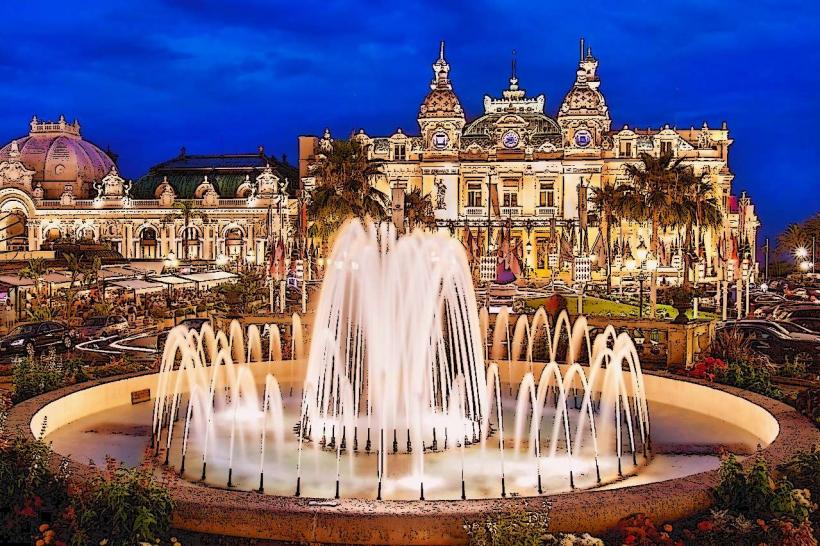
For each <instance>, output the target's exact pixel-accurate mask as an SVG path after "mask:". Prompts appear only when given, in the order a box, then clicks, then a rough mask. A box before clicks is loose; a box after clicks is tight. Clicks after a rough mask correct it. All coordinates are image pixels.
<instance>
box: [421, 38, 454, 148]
mask: <svg viewBox="0 0 820 546" xmlns="http://www.w3.org/2000/svg"><path fill="white" fill-rule="evenodd" d="M418 122H419V128H420V129H421V138H422V149H423V150H424V158H425V159H428V158H431V157H435V158H440V157H455V156H457V155H458V150H459V146H460V143H461V130H462V129H463V128H464V122H465V120H464V109H463V108H462V107H461V103H460V102H459V100H458V97H457V96H456V94H455V93H454V92H453V84H452V82H451V81H450V65H449V64H448V63H447V60H446V59H445V58H444V42H443V41H442V42H441V45H440V47H439V55H438V59H436V62H435V63H434V64H433V81H432V82H431V83H430V92H429V93H427V96H426V97H425V98H424V102H422V103H421V107H420V108H419V117H418Z"/></svg>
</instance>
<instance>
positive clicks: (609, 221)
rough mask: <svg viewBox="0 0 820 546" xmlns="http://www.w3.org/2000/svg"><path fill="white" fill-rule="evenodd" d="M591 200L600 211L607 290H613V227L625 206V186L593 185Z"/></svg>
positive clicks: (599, 218) (608, 291)
mask: <svg viewBox="0 0 820 546" xmlns="http://www.w3.org/2000/svg"><path fill="white" fill-rule="evenodd" d="M591 189H592V194H591V195H590V197H589V201H590V203H591V204H592V206H593V207H594V208H595V209H596V210H597V211H598V220H599V222H600V224H599V225H600V230H601V233H602V237H603V240H604V248H605V253H606V292H607V294H609V293H610V291H611V290H612V256H611V253H612V246H611V233H610V231H611V229H612V226H613V225H614V224H615V223H616V222H618V220H619V218H620V212H621V208H622V206H623V199H624V196H623V188H622V187H620V186H616V185H614V184H604V185H602V186H601V187H592V188H591Z"/></svg>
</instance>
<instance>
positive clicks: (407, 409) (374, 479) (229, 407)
mask: <svg viewBox="0 0 820 546" xmlns="http://www.w3.org/2000/svg"><path fill="white" fill-rule="evenodd" d="M303 321H304V325H305V329H304V331H303V330H302V326H303ZM294 325H295V334H296V335H293V336H292V338H293V339H292V341H291V343H292V344H293V345H292V347H290V349H291V350H290V353H291V354H292V355H294V356H295V357H297V358H296V359H293V360H283V359H282V357H281V355H282V352H283V351H282V346H281V339H280V335H279V334H280V333H279V331H278V330H277V328H276V327H275V325H271V327H270V328H267V329H266V332H267V333H266V334H264V335H263V334H262V333H261V331H260V330H259V329H258V328H257V327H255V326H250V327H248V328H243V327H242V326H240V324H239V323H237V322H234V323H232V324H231V325H230V327H229V328H228V329H227V330H225V331H216V332H215V331H213V330H212V329H211V328H210V327H209V326H206V327H204V328H203V329H202V331H200V332H196V331H185V330H183V329H175V330H173V331H172V332H171V334H170V335H169V337H168V341H167V344H166V349H165V353H164V355H163V359H162V365H161V369H160V371H159V373H156V374H148V375H141V376H137V377H131V378H125V379H120V380H117V381H111V382H104V383H101V384H99V385H94V386H92V387H91V388H85V389H83V388H81V387H76V388H73V389H70V390H71V391H72V392H67V393H63V394H61V395H52V397H50V400H49V402H48V403H47V404H45V405H41V406H39V407H37V408H35V409H33V410H32V411H31V413H30V414H29V416H28V419H29V421H28V422H29V428H30V430H31V432H32V433H33V434H35V435H37V436H45V437H46V439H48V440H49V441H51V442H53V445H54V448H55V450H56V451H57V452H58V453H61V454H65V455H69V456H70V457H72V459H74V460H76V461H81V462H86V461H88V460H93V461H96V462H98V463H101V462H102V461H103V460H104V458H105V456H106V455H110V456H113V457H115V458H117V459H120V460H123V461H125V462H126V464H137V463H138V462H140V460H141V459H142V457H143V454H145V453H146V452H147V453H148V454H149V456H150V457H151V458H152V459H153V460H155V462H156V464H157V465H158V466H165V467H167V468H168V469H171V470H173V472H174V473H175V474H176V475H177V476H179V478H180V479H179V481H178V485H177V486H175V489H174V492H175V495H178V497H179V499H180V504H179V505H178V513H179V514H182V515H179V516H178V517H179V518H181V519H180V521H184V522H185V523H184V525H183V526H185V527H186V528H196V529H203V530H212V531H216V530H218V531H220V532H227V533H228V534H235V535H237V536H247V537H260V538H261V537H266V538H279V539H286V540H312V541H317V542H322V541H330V542H333V541H339V542H357V543H368V542H385V543H390V542H397V543H431V541H432V543H458V542H460V541H462V540H463V529H462V528H461V523H460V522H463V521H464V517H466V515H468V514H481V513H487V512H488V511H490V512H491V511H495V510H498V509H501V508H502V507H508V506H510V504H508V503H522V505H526V506H532V502H533V499H539V498H541V499H543V498H548V499H550V501H551V502H552V503H553V513H554V515H553V521H557V522H558V523H557V524H556V525H557V527H556V529H558V530H579V528H578V526H579V525H580V523H579V520H578V517H577V515H578V513H579V512H578V511H579V510H583V511H584V514H585V515H586V516H588V518H587V519H585V520H584V525H583V526H581V527H580V529H585V530H591V531H594V530H595V529H596V525H601V526H603V525H605V524H607V522H608V524H612V523H614V521H617V519H615V520H614V521H613V518H615V517H616V516H617V515H618V514H619V513H620V512H623V511H629V510H631V511H633V512H634V511H647V512H650V513H652V511H653V509H657V510H666V512H663V514H664V515H666V514H668V513H674V514H679V515H680V514H687V513H692V511H694V510H696V509H702V508H703V507H704V506H705V505H706V503H708V498H709V497H708V492H705V491H708V484H709V483H710V480H714V476H715V472H714V469H716V468H717V466H718V464H719V461H718V458H717V456H716V454H717V453H719V452H720V451H721V450H729V451H733V452H735V453H738V454H740V455H746V454H750V453H752V452H753V451H754V449H755V448H756V447H757V446H761V447H763V448H765V447H766V446H768V445H769V444H771V443H772V442H774V441H775V439H776V438H778V435H779V434H780V435H781V436H782V431H781V427H780V425H779V423H778V419H776V418H775V417H773V415H772V412H773V411H774V410H772V409H771V408H769V409H764V408H763V407H761V406H760V405H759V404H763V405H766V404H768V403H769V402H765V399H763V400H764V402H760V403H753V402H751V401H749V400H748V399H746V398H744V396H745V395H744V396H736V394H739V393H729V392H726V390H725V389H723V390H716V389H713V388H710V387H708V386H705V385H702V384H697V382H691V381H686V382H683V381H677V380H674V379H672V378H669V377H664V376H662V375H661V376H659V375H656V374H644V373H643V371H642V369H641V366H640V361H639V359H638V357H637V353H636V351H635V348H634V345H633V343H632V340H631V339H630V338H629V337H628V336H627V335H626V334H623V333H621V334H618V333H616V332H615V330H614V329H612V328H611V327H610V328H607V329H605V330H604V331H602V332H599V333H597V334H591V333H590V329H589V328H588V327H587V324H586V320H585V319H584V317H579V318H577V319H576V320H575V321H574V322H572V321H570V319H569V317H568V316H566V315H561V316H560V317H558V319H557V321H554V322H553V321H551V320H548V317H547V315H546V313H545V312H544V311H543V309H542V310H539V311H538V312H536V313H535V314H534V315H531V316H521V317H517V318H516V317H514V316H512V315H510V314H509V312H508V311H507V310H502V312H501V313H498V315H497V316H495V317H491V316H490V315H489V314H488V313H487V312H486V310H482V309H478V308H477V306H476V298H475V294H474V292H473V286H472V281H471V279H470V276H469V271H468V268H467V264H466V260H465V258H464V254H463V251H462V249H461V247H460V245H459V244H458V243H457V242H455V241H454V240H452V239H451V238H449V237H446V236H437V235H429V234H427V235H422V234H412V235H407V236H403V237H400V238H399V237H397V236H396V235H395V233H393V232H392V231H391V229H390V228H388V227H379V228H377V227H373V226H362V225H361V224H358V223H352V224H349V225H348V226H346V227H345V228H344V229H343V231H342V232H341V233H340V235H339V236H338V238H337V241H336V244H335V246H334V250H333V254H332V256H331V258H330V259H329V260H328V267H327V269H326V274H325V278H324V281H323V287H322V293H321V297H320V301H319V305H318V308H317V311H316V313H315V314H314V315H313V316H308V317H299V316H294ZM302 334H304V339H306V340H309V349H308V348H306V347H302ZM146 389H148V391H149V392H150V402H145V403H136V404H132V403H131V402H132V394H134V393H138V392H142V393H144V392H145V390H146ZM773 404H776V403H773ZM690 477H691V478H690ZM698 477H707V478H704V479H701V478H698ZM665 482H666V483H668V484H669V487H672V488H673V490H677V489H674V488H678V489H679V490H680V491H681V493H684V492H687V496H685V497H681V500H679V501H676V502H672V503H670V502H668V501H666V500H660V499H662V498H663V497H662V496H661V495H660V491H661V489H658V487H663V491H666V487H667V486H666V485H664V483H665ZM704 488H707V489H704ZM695 489H696V491H695ZM664 494H666V493H664ZM612 495H616V496H614V497H613V496H612ZM563 499H566V500H563ZM431 503H432V504H431ZM499 503H500V504H499ZM505 503H507V504H505ZM433 506H435V508H432V507H433ZM561 506H563V507H564V508H563V509H562V510H559V513H558V514H555V510H556V507H559V508H560V507H561ZM430 510H433V512H435V513H436V514H439V515H438V516H436V518H435V519H431V516H430ZM670 511H672V512H670ZM627 513H629V512H625V513H623V514H621V516H623V515H626V514H627ZM573 514H574V515H573ZM399 516H401V518H402V519H400V520H397V519H395V518H396V517H399ZM358 517H368V518H370V519H369V520H368V521H369V522H370V523H369V525H368V526H366V528H361V527H360V526H356V525H355V524H353V523H351V521H355V518H358ZM260 518H261V519H260ZM271 518H273V519H271ZM300 518H301V519H300ZM304 518H310V520H309V521H310V522H312V523H309V521H308V520H307V519H304ZM315 518H319V519H315ZM346 518H353V520H350V519H346ZM374 518H376V519H374ZM303 519H304V521H303ZM261 521H265V522H266V523H265V528H264V529H263V528H262V527H260V525H261V523H260V522H261ZM297 521H298V522H299V523H298V524H297V523H294V522H297ZM288 522H290V523H288ZM596 522H597V523H596ZM419 525H421V527H419ZM425 537H426V538H425Z"/></svg>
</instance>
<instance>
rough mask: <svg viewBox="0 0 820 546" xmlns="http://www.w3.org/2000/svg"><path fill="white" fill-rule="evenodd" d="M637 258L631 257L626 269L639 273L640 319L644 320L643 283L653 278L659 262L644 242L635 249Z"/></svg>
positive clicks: (627, 260) (627, 261) (628, 259)
mask: <svg viewBox="0 0 820 546" xmlns="http://www.w3.org/2000/svg"><path fill="white" fill-rule="evenodd" d="M635 256H636V257H637V258H638V260H637V261H636V260H635V258H633V257H632V256H629V257H628V258H627V259H626V269H627V271H629V272H633V271H635V270H636V269H638V270H639V272H638V318H643V282H644V281H645V280H646V279H648V278H650V277H651V276H652V273H653V272H654V271H655V270H657V269H658V260H657V259H656V258H655V257H654V256H653V255H652V254H650V253H649V252H648V251H647V249H646V245H645V244H644V242H643V241H641V242H640V244H639V245H638V248H637V249H635Z"/></svg>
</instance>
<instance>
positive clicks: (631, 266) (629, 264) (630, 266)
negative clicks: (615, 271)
mask: <svg viewBox="0 0 820 546" xmlns="http://www.w3.org/2000/svg"><path fill="white" fill-rule="evenodd" d="M624 265H625V266H626V270H627V271H635V268H636V267H637V265H638V264H637V263H636V262H635V258H633V257H632V256H630V257H629V258H627V259H626V263H625V264H624Z"/></svg>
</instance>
